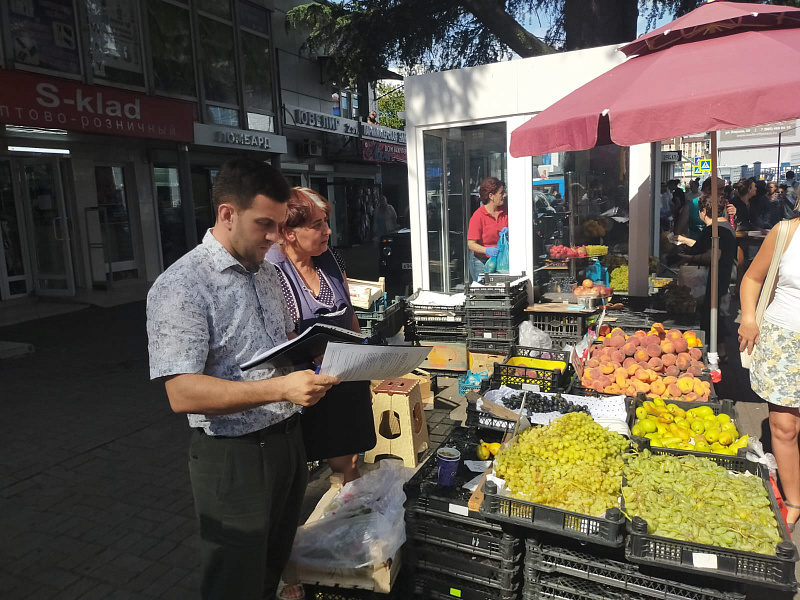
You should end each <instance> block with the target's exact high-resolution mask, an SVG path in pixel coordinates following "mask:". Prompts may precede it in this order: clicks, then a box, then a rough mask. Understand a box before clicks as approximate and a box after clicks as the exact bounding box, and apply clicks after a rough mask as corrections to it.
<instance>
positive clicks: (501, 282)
mask: <svg viewBox="0 0 800 600" xmlns="http://www.w3.org/2000/svg"><path fill="white" fill-rule="evenodd" d="M522 277H524V275H517V276H514V275H511V276H506V278H504V279H497V278H492V279H488V278H487V279H486V281H485V282H484V284H483V285H474V284H472V283H468V284H467V291H466V295H467V297H468V298H496V297H502V296H508V297H519V296H520V295H522V294H525V295H527V293H528V280H527V279H524V280H522V281H519V282H517V283H516V284H514V283H513V282H514V281H517V280H518V279H520V278H522ZM512 284H513V285H512Z"/></svg>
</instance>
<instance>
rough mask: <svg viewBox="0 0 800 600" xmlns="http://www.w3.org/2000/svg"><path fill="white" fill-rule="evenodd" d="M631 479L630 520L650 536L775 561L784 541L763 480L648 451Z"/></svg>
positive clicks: (631, 466)
mask: <svg viewBox="0 0 800 600" xmlns="http://www.w3.org/2000/svg"><path fill="white" fill-rule="evenodd" d="M625 476H626V479H627V481H626V485H625V487H623V488H622V495H623V498H624V500H625V509H624V510H625V512H626V516H627V517H628V518H630V519H632V518H633V517H637V516H638V517H641V518H643V519H644V520H645V521H647V533H648V534H654V535H658V536H662V537H668V538H673V539H678V540H684V541H687V542H694V543H699V544H709V545H713V546H718V547H722V548H730V549H732V550H743V551H746V552H757V553H759V554H767V555H770V556H774V555H775V546H776V544H778V543H779V542H781V541H783V540H782V537H781V534H780V531H779V529H778V523H777V521H776V519H775V514H774V513H773V511H772V507H771V504H770V499H769V495H768V492H767V490H766V488H765V487H764V482H763V480H762V479H761V478H760V477H752V476H749V475H746V474H745V475H742V474H738V473H734V472H730V471H728V470H727V469H725V468H724V467H722V466H720V465H718V464H716V463H715V462H714V461H712V460H710V459H708V458H704V457H699V456H693V455H686V456H672V455H651V454H650V452H649V451H647V450H644V451H642V453H641V454H640V455H639V456H636V457H633V458H629V459H628V461H627V464H626V466H625Z"/></svg>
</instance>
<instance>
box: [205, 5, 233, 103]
mask: <svg viewBox="0 0 800 600" xmlns="http://www.w3.org/2000/svg"><path fill="white" fill-rule="evenodd" d="M198 20H199V22H200V39H201V40H202V44H201V47H200V48H201V49H200V64H201V65H202V68H203V86H204V88H205V92H206V100H207V101H209V102H222V103H224V104H238V103H239V99H238V95H237V93H236V63H235V60H234V53H233V28H232V27H231V26H229V25H224V24H223V23H220V22H219V21H215V20H213V19H208V18H206V17H200V18H199V19H198Z"/></svg>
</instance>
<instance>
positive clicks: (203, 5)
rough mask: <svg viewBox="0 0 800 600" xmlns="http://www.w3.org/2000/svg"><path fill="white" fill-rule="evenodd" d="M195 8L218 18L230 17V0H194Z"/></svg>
mask: <svg viewBox="0 0 800 600" xmlns="http://www.w3.org/2000/svg"><path fill="white" fill-rule="evenodd" d="M195 1H196V4H197V10H202V11H203V12H206V13H208V14H210V15H214V16H215V17H219V18H220V19H228V20H230V18H231V3H230V0H195Z"/></svg>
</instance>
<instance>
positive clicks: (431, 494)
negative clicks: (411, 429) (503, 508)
mask: <svg viewBox="0 0 800 600" xmlns="http://www.w3.org/2000/svg"><path fill="white" fill-rule="evenodd" d="M487 433H489V434H490V435H485V434H481V435H478V432H477V431H476V430H475V429H471V428H466V427H456V428H455V429H453V431H452V433H451V434H450V436H448V438H447V439H446V440H445V441H444V442H442V443H441V447H451V448H457V449H458V451H459V452H461V461H460V463H459V465H458V470H457V471H456V478H455V485H453V486H448V487H444V486H441V485H439V483H438V482H437V475H438V463H437V462H436V456H435V455H431V456H430V457H429V458H428V459H427V460H426V461H425V463H423V464H422V465H421V466H420V467H419V469H418V470H417V472H416V473H415V474H414V476H413V477H412V478H411V479H410V480H408V481H407V482H406V483H405V484H404V485H403V490H404V491H405V493H406V509H407V510H408V509H411V510H417V511H418V512H432V511H433V514H436V513H438V514H440V515H448V514H450V515H453V516H458V517H463V518H465V519H467V521H466V522H473V521H474V522H479V523H484V524H485V520H484V518H483V516H482V515H481V514H480V513H479V512H477V511H470V510H469V508H468V504H469V499H470V497H471V496H472V492H470V491H469V490H466V489H464V488H463V487H462V486H463V485H464V484H465V483H466V482H468V481H470V480H472V479H474V478H475V476H476V475H477V473H473V472H472V471H470V470H469V469H467V467H466V465H465V464H464V461H466V460H478V456H477V454H476V450H477V447H478V444H479V443H480V440H481V439H483V440H484V441H486V442H495V441H500V437H501V436H499V435H496V434H495V435H493V436H492V435H491V432H487ZM486 526H488V524H486ZM495 527H496V528H497V529H499V527H497V526H495Z"/></svg>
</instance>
